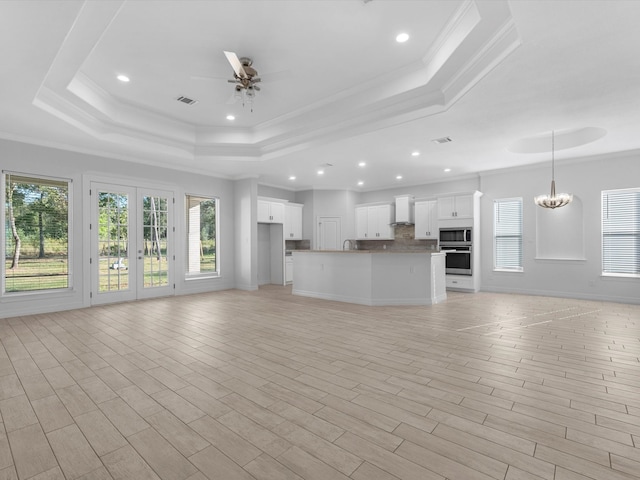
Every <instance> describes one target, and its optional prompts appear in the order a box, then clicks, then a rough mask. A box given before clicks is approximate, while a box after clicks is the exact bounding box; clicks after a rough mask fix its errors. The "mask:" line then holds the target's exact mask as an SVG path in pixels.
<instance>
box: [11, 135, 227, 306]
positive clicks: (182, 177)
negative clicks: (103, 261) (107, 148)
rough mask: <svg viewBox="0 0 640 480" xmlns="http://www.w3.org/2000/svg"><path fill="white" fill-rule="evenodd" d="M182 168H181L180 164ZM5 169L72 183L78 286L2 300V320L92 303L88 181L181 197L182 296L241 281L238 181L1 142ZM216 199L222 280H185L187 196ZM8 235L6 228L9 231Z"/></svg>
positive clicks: (179, 262) (178, 224) (178, 202)
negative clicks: (158, 190)
mask: <svg viewBox="0 0 640 480" xmlns="http://www.w3.org/2000/svg"><path fill="white" fill-rule="evenodd" d="M177 167H179V165H177ZM0 169H1V170H3V171H9V172H18V173H24V174H31V175H45V176H52V177H61V178H69V179H71V180H72V184H71V195H72V202H73V203H72V212H71V214H72V222H73V231H72V236H71V238H70V243H71V247H72V250H71V251H70V252H69V260H70V267H71V268H72V282H73V288H72V289H70V290H69V291H67V292H64V293H55V294H54V293H42V294H41V293H38V294H33V295H31V294H28V295H10V296H3V297H1V298H0V317H3V318H4V317H10V316H14V315H25V314H29V313H38V312H50V311H58V310H66V309H72V308H80V307H86V306H88V305H90V298H89V291H90V285H91V281H90V280H91V279H90V275H89V274H90V267H89V262H88V261H87V259H88V258H89V256H90V251H89V249H88V245H89V243H88V241H87V239H88V235H89V233H88V232H89V227H88V221H89V218H90V214H89V213H90V212H89V206H88V205H87V204H85V202H83V199H84V198H86V196H87V192H88V188H89V185H88V183H87V179H88V178H89V177H90V178H93V179H99V178H104V179H108V180H109V182H110V183H114V181H118V179H121V180H122V181H123V182H136V183H138V184H139V185H140V186H149V185H153V186H161V187H163V188H164V189H166V190H172V191H173V192H174V193H175V195H176V204H175V210H174V212H175V219H176V221H175V226H176V234H175V243H176V250H175V251H176V268H175V270H176V276H175V283H176V293H177V294H184V293H192V292H195V291H213V290H221V289H228V288H233V287H234V286H235V284H236V279H235V266H234V259H235V241H234V238H235V235H234V223H235V220H234V219H235V215H234V182H232V181H229V180H224V179H219V178H215V177H208V176H206V175H199V174H190V173H187V172H184V171H183V170H170V169H166V168H157V167H151V166H146V165H141V164H135V163H129V162H125V161H121V160H115V159H110V158H104V157H99V156H94V155H87V154H82V153H76V152H70V151H65V150H59V149H53V148H48V147H41V146H37V145H30V144H25V143H19V142H13V141H8V140H0ZM186 193H189V194H199V195H211V196H216V197H218V198H220V218H219V225H220V232H219V234H220V238H219V241H220V244H219V261H220V271H221V277H220V278H215V279H206V280H189V281H188V282H187V281H185V280H184V272H185V262H186V254H185V253H184V252H185V242H186V229H185V225H184V223H185V214H184V212H185V205H184V195H185V194H186ZM3 232H4V229H3Z"/></svg>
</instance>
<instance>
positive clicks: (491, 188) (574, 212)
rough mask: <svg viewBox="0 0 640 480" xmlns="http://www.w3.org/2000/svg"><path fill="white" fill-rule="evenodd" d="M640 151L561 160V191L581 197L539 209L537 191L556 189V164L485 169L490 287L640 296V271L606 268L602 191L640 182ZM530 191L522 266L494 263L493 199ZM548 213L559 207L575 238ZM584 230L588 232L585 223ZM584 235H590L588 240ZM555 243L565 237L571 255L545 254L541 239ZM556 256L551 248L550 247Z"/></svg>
mask: <svg viewBox="0 0 640 480" xmlns="http://www.w3.org/2000/svg"><path fill="white" fill-rule="evenodd" d="M639 157H640V155H638V154H635V155H631V154H627V155H620V154H618V155H610V156H607V157H606V158H600V159H594V160H588V161H583V162H580V163H578V162H572V163H565V164H563V163H560V164H558V162H556V175H555V177H556V184H557V189H558V193H560V192H566V193H573V195H574V198H575V200H574V203H575V204H576V205H574V204H573V203H572V204H569V205H568V206H566V207H563V208H560V209H556V210H553V211H543V212H538V209H541V207H538V206H536V205H535V204H534V202H533V197H534V196H536V195H539V194H548V193H549V189H550V183H551V171H550V170H551V169H550V165H543V166H540V167H530V168H521V169H511V170H505V171H501V172H496V173H493V174H487V175H483V176H482V178H481V188H480V189H481V191H482V192H483V193H484V195H483V196H482V198H481V199H480V202H481V218H482V219H483V221H482V232H481V235H482V236H481V255H482V256H481V260H482V286H481V289H482V290H487V291H496V292H514V293H528V294H539V295H552V296H563V297H574V298H587V299H594V300H613V301H621V302H627V303H640V279H639V278H615V277H603V276H601V272H602V267H601V262H602V255H601V212H600V209H601V191H602V190H611V189H619V188H632V187H640V158H639ZM511 197H522V198H523V248H524V251H523V267H524V272H522V273H505V272H494V271H493V201H494V200H495V199H499V198H511ZM541 215H545V216H547V215H557V216H563V217H564V218H561V219H558V224H559V225H560V228H562V227H564V226H566V225H569V228H570V229H571V230H572V231H569V232H568V234H570V235H572V236H573V237H574V238H575V240H573V241H572V242H571V243H572V244H573V245H571V243H569V244H568V243H566V242H563V239H562V238H558V235H559V234H558V232H557V231H549V228H544V227H545V225H546V226H548V225H549V223H546V224H542V225H541V224H540V222H539V220H540V216H541ZM580 228H581V229H582V230H583V231H582V232H580V231H579V229H580ZM580 237H582V241H580V240H579V239H580ZM540 241H542V242H544V243H545V245H546V247H545V250H547V251H548V249H549V245H550V244H551V243H553V242H559V243H560V249H559V250H560V252H559V253H560V254H559V255H558V256H562V257H573V259H571V260H558V259H540V258H536V257H537V253H538V250H539V249H538V248H537V245H536V243H537V242H540ZM545 256H547V257H548V256H549V255H545Z"/></svg>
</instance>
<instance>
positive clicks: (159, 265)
mask: <svg viewBox="0 0 640 480" xmlns="http://www.w3.org/2000/svg"><path fill="white" fill-rule="evenodd" d="M168 206H169V202H168V201H167V198H166V197H159V196H144V197H142V218H143V226H142V233H143V239H144V250H143V258H144V262H143V266H142V271H143V287H144V288H155V287H165V286H167V285H168V284H169V270H168V262H167V239H168V221H169V215H168V211H167V210H168Z"/></svg>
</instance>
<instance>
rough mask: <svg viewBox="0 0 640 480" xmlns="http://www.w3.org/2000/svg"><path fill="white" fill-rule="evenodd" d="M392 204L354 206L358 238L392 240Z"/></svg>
mask: <svg viewBox="0 0 640 480" xmlns="http://www.w3.org/2000/svg"><path fill="white" fill-rule="evenodd" d="M392 222H393V205H372V206H362V207H356V237H357V239H358V240H393V238H394V230H393V227H392V226H391V223H392Z"/></svg>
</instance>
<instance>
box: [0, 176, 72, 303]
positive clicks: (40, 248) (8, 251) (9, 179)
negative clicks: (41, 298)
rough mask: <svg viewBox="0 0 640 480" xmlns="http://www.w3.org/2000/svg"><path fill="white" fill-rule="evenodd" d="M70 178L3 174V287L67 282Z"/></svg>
mask: <svg viewBox="0 0 640 480" xmlns="http://www.w3.org/2000/svg"><path fill="white" fill-rule="evenodd" d="M69 183H70V182H69V181H68V180H60V179H52V178H38V177H28V176H23V175H17V174H12V173H6V174H5V184H4V196H5V212H4V223H5V225H4V231H5V241H4V243H3V245H4V258H5V262H4V266H3V292H6V293H14V292H32V291H42V290H52V289H60V288H69V287H70V286H71V285H70V283H71V282H70V275H69V250H70V249H69V231H70V222H69Z"/></svg>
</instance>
